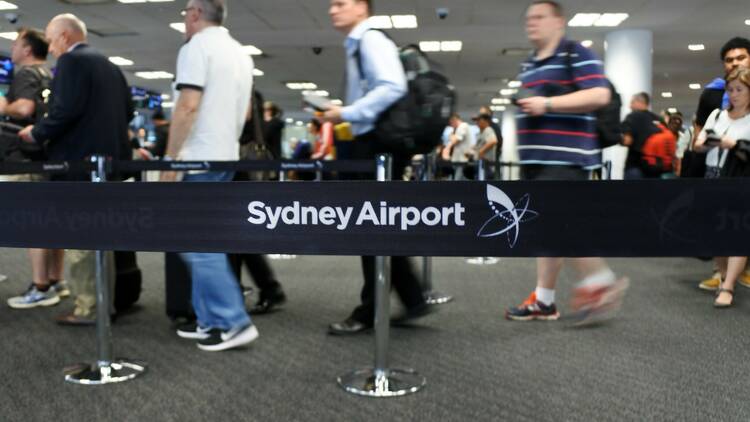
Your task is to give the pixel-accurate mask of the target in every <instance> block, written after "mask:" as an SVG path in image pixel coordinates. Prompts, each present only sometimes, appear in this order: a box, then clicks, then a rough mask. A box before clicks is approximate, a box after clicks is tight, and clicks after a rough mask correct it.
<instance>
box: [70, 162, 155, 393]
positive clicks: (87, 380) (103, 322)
mask: <svg viewBox="0 0 750 422" xmlns="http://www.w3.org/2000/svg"><path fill="white" fill-rule="evenodd" d="M91 163H92V164H94V165H95V169H94V170H93V171H92V172H91V181H92V182H94V183H103V182H106V181H107V171H106V158H105V157H104V156H101V155H95V156H93V157H91ZM95 254H96V349H97V361H96V363H94V364H87V363H82V364H78V365H74V366H72V367H70V368H67V369H66V370H65V371H64V372H65V381H67V382H70V383H73V384H84V385H103V384H113V383H118V382H123V381H128V380H131V379H133V378H135V377H137V376H138V375H141V374H143V373H144V372H145V371H146V364H144V363H139V362H131V361H127V360H124V359H113V358H112V326H111V318H110V315H109V304H110V303H111V300H110V295H111V294H112V293H111V292H110V288H109V279H108V278H109V277H108V275H109V268H108V267H109V263H108V262H107V257H106V252H105V251H101V250H98V251H96V252H95Z"/></svg>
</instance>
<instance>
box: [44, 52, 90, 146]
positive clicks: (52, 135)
mask: <svg viewBox="0 0 750 422" xmlns="http://www.w3.org/2000/svg"><path fill="white" fill-rule="evenodd" d="M90 71H91V69H89V68H88V67H87V66H85V65H84V64H83V63H80V64H79V63H77V62H76V60H75V58H74V57H73V54H72V53H66V54H63V55H62V56H60V58H59V59H58V60H57V73H56V75H55V78H54V79H53V80H52V88H51V91H52V96H51V100H50V104H49V111H48V113H47V116H46V117H45V118H44V119H42V120H41V121H39V123H37V124H36V125H34V127H33V129H32V130H31V137H33V139H35V140H37V141H43V140H49V141H50V142H55V140H57V139H58V138H59V137H60V136H61V135H62V134H64V133H65V132H67V131H68V130H69V129H70V127H71V126H72V125H73V124H74V123H75V122H76V121H77V120H78V119H79V118H80V116H81V115H82V114H83V112H84V110H85V109H86V104H87V103H88V99H89V95H90V90H91V87H90V84H88V83H86V81H87V80H88V73H89V72H90Z"/></svg>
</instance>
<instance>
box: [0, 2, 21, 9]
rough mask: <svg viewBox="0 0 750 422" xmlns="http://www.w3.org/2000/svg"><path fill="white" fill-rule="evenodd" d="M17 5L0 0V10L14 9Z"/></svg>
mask: <svg viewBox="0 0 750 422" xmlns="http://www.w3.org/2000/svg"><path fill="white" fill-rule="evenodd" d="M16 9H18V6H16V5H15V4H13V3H11V2H9V1H0V10H16Z"/></svg>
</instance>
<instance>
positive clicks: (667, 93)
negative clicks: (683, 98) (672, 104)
mask: <svg viewBox="0 0 750 422" xmlns="http://www.w3.org/2000/svg"><path fill="white" fill-rule="evenodd" d="M661 96H662V98H672V93H671V92H662V93H661Z"/></svg>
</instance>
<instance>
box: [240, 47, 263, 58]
mask: <svg viewBox="0 0 750 422" xmlns="http://www.w3.org/2000/svg"><path fill="white" fill-rule="evenodd" d="M242 52H243V53H245V54H249V55H251V56H260V55H262V54H263V52H262V51H261V50H260V49H259V48H258V47H256V46H254V45H243V46H242Z"/></svg>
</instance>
